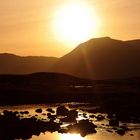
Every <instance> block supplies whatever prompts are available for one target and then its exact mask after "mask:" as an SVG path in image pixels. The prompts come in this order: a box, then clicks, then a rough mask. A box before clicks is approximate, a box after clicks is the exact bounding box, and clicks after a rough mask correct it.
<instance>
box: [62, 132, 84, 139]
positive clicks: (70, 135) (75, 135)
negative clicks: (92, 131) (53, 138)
mask: <svg viewBox="0 0 140 140" xmlns="http://www.w3.org/2000/svg"><path fill="white" fill-rule="evenodd" d="M60 140H85V139H84V138H83V137H81V136H80V134H69V133H68V134H62V135H61V137H60Z"/></svg>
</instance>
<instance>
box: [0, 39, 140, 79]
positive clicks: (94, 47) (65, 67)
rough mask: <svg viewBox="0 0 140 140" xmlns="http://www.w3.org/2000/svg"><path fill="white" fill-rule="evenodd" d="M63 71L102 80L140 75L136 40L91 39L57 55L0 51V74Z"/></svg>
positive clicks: (138, 51) (139, 46)
mask: <svg viewBox="0 0 140 140" xmlns="http://www.w3.org/2000/svg"><path fill="white" fill-rule="evenodd" d="M34 72H56V73H65V74H69V75H73V76H77V77H80V78H87V79H94V80H103V79H123V78H124V79H125V78H129V77H140V40H129V41H121V40H115V39H112V38H110V37H102V38H93V39H91V40H89V41H87V42H84V43H82V44H80V45H79V46H77V47H76V48H75V49H74V50H73V51H71V52H70V53H68V54H66V55H65V56H63V57H61V58H55V57H36V56H35V57H20V56H16V55H12V54H0V74H29V73H34Z"/></svg>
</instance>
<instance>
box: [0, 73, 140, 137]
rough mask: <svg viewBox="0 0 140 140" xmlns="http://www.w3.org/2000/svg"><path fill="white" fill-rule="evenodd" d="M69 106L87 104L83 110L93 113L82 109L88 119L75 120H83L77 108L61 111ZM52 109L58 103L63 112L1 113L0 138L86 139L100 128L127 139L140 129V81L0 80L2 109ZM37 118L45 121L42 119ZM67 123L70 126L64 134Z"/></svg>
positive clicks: (43, 76) (37, 76) (44, 76)
mask: <svg viewBox="0 0 140 140" xmlns="http://www.w3.org/2000/svg"><path fill="white" fill-rule="evenodd" d="M68 102H81V103H83V102H84V103H85V104H84V105H83V106H84V107H86V103H88V106H89V108H85V109H84V108H83V109H81V111H83V114H82V117H83V119H81V120H77V119H76V118H78V117H79V112H78V110H79V109H80V108H79V107H80V106H79V105H77V104H75V105H74V104H73V105H71V106H69V109H68V108H66V107H65V106H61V104H62V103H68ZM48 103H49V104H51V103H59V106H56V110H55V111H54V110H53V109H52V108H49V109H48V110H47V112H46V113H43V112H42V109H41V108H39V109H37V110H35V112H36V113H37V115H30V113H29V111H28V110H25V111H20V112H19V111H8V110H2V112H1V114H0V124H1V125H0V137H1V138H3V139H7V140H10V139H11V140H13V139H20V138H22V139H29V138H31V137H32V135H37V136H39V135H40V133H41V132H46V131H47V132H56V131H57V132H58V133H75V132H76V133H79V134H80V135H81V136H82V137H85V136H86V135H88V134H93V133H97V130H98V128H103V129H106V131H108V132H110V133H114V132H115V133H117V134H119V135H124V134H125V133H127V132H129V131H131V128H129V127H128V126H127V123H133V124H138V126H139V124H140V111H139V109H140V78H130V79H122V80H119V79H118V80H106V81H91V80H86V79H79V78H76V77H73V76H69V75H65V74H57V73H34V74H29V75H0V104H1V106H3V105H22V104H48ZM95 106H96V108H93V107H95ZM87 112H88V113H90V115H88V114H86V113H87ZM38 113H40V114H41V113H42V115H44V116H46V119H38ZM97 113H100V114H97ZM24 115H26V117H24ZM59 116H63V117H60V118H59ZM39 118H40V117H39ZM93 118H94V119H93ZM56 120H57V121H56ZM58 120H59V121H58ZM102 120H106V121H107V123H106V124H104V123H103V124H102V125H98V124H97V125H96V124H94V121H95V122H96V121H102ZM66 122H70V123H68V125H67V126H66V127H64V128H63V127H62V125H63V123H66ZM120 122H121V123H120ZM81 128H85V129H81ZM138 129H139V127H138ZM130 135H131V136H133V134H130Z"/></svg>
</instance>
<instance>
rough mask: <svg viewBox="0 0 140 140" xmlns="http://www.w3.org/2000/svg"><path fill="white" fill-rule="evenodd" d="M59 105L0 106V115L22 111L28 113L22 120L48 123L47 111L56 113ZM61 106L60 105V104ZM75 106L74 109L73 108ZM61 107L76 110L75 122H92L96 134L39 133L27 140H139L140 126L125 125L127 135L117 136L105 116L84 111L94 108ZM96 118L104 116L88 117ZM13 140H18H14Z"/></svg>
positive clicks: (68, 104) (85, 106)
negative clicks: (35, 119)
mask: <svg viewBox="0 0 140 140" xmlns="http://www.w3.org/2000/svg"><path fill="white" fill-rule="evenodd" d="M59 105H60V104H46V105H22V106H1V107H0V113H1V114H2V112H3V110H8V111H12V112H14V111H17V112H20V113H21V114H22V112H24V111H28V113H27V114H24V113H23V114H22V115H19V117H20V118H21V119H22V118H30V117H32V116H35V117H36V118H37V119H38V120H44V121H45V122H46V121H49V120H48V118H47V113H49V112H48V111H47V109H48V108H51V109H52V110H54V111H55V112H56V108H57V107H58V106H59ZM61 105H62V104H61ZM75 105H76V107H75ZM63 106H66V107H67V108H68V109H70V107H72V109H76V110H77V111H78V117H77V118H76V120H77V121H79V120H84V119H85V120H87V119H88V120H90V122H93V123H94V124H95V125H97V128H96V130H97V133H93V134H89V135H86V136H84V137H82V136H81V135H80V134H78V133H77V132H74V133H69V132H68V133H58V132H57V131H55V132H49V131H46V132H43V133H42V132H41V133H39V134H38V135H32V136H31V138H29V140H140V124H137V123H135V124H133V123H127V124H125V125H127V126H128V127H129V128H131V129H130V131H128V132H127V133H125V134H124V135H118V134H117V133H116V132H115V131H114V130H112V129H111V127H110V126H108V119H107V118H106V116H107V114H101V113H96V114H93V113H88V112H86V111H85V108H96V107H93V106H88V105H87V104H84V103H83V104H81V103H66V104H63ZM36 109H42V112H41V113H37V112H36V111H35V110H36ZM92 115H94V116H98V115H102V116H105V118H104V119H102V120H97V119H96V118H95V117H92V118H90V116H92ZM55 122H59V119H56V120H55ZM70 124H71V123H68V122H65V123H63V124H61V127H62V128H64V127H65V126H67V125H70ZM120 125H123V122H120ZM83 129H84V128H83ZM15 140H19V139H16V138H15Z"/></svg>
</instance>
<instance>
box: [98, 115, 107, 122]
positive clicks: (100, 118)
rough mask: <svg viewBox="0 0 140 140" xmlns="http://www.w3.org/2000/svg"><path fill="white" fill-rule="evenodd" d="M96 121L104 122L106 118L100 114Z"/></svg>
mask: <svg viewBox="0 0 140 140" xmlns="http://www.w3.org/2000/svg"><path fill="white" fill-rule="evenodd" d="M96 119H97V120H98V121H102V120H104V119H105V117H104V116H103V115H101V114H99V115H97V116H96Z"/></svg>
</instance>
